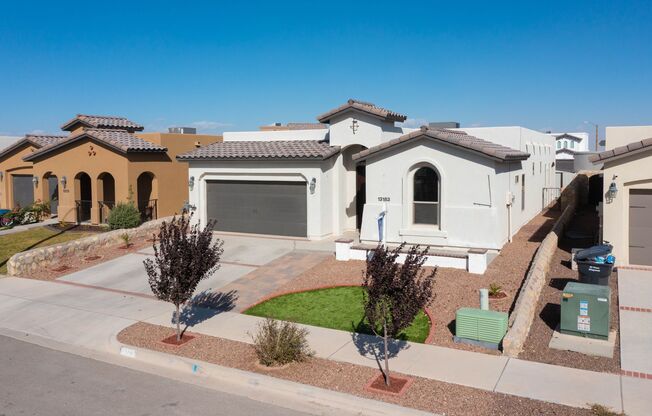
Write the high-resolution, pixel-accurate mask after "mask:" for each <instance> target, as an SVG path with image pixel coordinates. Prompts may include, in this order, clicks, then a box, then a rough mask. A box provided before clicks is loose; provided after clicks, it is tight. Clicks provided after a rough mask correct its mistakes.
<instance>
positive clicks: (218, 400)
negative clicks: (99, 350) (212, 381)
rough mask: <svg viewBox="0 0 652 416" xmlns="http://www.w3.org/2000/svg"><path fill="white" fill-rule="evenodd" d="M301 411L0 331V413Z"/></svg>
mask: <svg viewBox="0 0 652 416" xmlns="http://www.w3.org/2000/svg"><path fill="white" fill-rule="evenodd" d="M13 415H21V416H27V415H43V416H74V415H80V416H99V415H112V416H115V415H137V416H146V415H152V416H154V415H175V416H180V415H193V416H198V415H211V416H222V415H225V416H226V415H229V416H249V415H252V416H253V415H266V416H301V415H307V413H298V412H296V411H292V410H288V409H285V408H281V407H276V406H273V405H269V404H265V403H261V402H257V401H254V400H251V399H247V398H243V397H240V396H234V395H229V394H226V393H221V392H217V391H214V390H209V389H204V388H202V387H199V386H195V385H191V384H186V383H183V382H179V381H175V380H171V379H167V378H164V377H159V376H155V375H151V374H146V373H141V372H139V371H135V370H131V369H128V368H124V367H120V366H115V365H111V364H107V363H103V362H99V361H95V360H91V359H88V358H84V357H79V356H76V355H72V354H68V353H64V352H60V351H55V350H51V349H48V348H43V347H40V346H37V345H34V344H30V343H26V342H22V341H18V340H15V339H13V338H8V337H4V336H0V416H13Z"/></svg>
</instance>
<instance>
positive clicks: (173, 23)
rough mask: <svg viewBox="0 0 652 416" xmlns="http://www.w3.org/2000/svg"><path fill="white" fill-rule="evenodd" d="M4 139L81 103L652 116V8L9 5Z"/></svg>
mask: <svg viewBox="0 0 652 416" xmlns="http://www.w3.org/2000/svg"><path fill="white" fill-rule="evenodd" d="M0 16H1V17H0V23H1V24H0V63H1V65H0V96H1V97H2V100H1V101H0V135H23V134H25V133H29V132H33V131H38V132H48V133H58V132H59V126H60V125H61V123H62V122H64V121H66V120H68V119H70V118H71V117H73V116H74V115H75V114H77V113H86V114H107V115H119V116H125V117H127V118H129V119H131V120H134V121H135V122H138V123H140V124H143V125H145V127H146V130H163V129H165V128H167V127H169V126H173V125H187V126H194V127H197V128H198V129H199V130H200V131H203V132H208V133H214V132H219V131H223V130H245V129H255V128H257V127H258V126H259V125H262V124H270V123H273V122H277V121H278V122H284V123H285V122H296V121H315V117H316V116H317V115H319V114H321V113H323V112H325V111H327V110H329V109H331V108H334V107H337V106H339V105H341V104H343V103H344V102H345V101H346V100H347V99H348V98H351V97H353V98H357V99H361V100H365V101H371V102H373V103H375V104H377V105H379V106H382V107H385V108H389V109H391V110H393V111H397V112H400V113H403V114H406V115H407V116H408V117H409V119H408V123H410V124H411V125H414V126H418V125H419V124H423V123H424V122H426V121H441V120H456V121H460V122H461V123H462V126H490V125H523V126H526V127H529V128H533V129H537V130H553V131H578V130H584V131H588V132H591V133H592V132H593V127H592V126H591V125H586V124H583V121H585V120H590V121H592V122H595V123H598V124H600V125H601V126H604V125H618V124H652V113H651V111H650V109H651V106H650V101H649V97H650V96H652V71H651V70H650V68H651V67H652V65H651V64H652V43H651V42H650V41H649V40H650V39H652V25H649V22H650V21H652V5H651V4H650V3H649V1H640V2H639V1H626V2H609V1H572V2H540V3H537V4H534V3H533V2H501V3H497V2H463V3H459V2H432V1H430V2H416V3H410V4H408V3H397V2H383V1H380V2H379V1H375V2H370V3H361V2H337V1H334V2H328V3H323V2H321V3H320V2H269V3H267V2H246V3H244V4H240V2H228V3H226V2H224V3H223V2H196V1H193V2H167V1H158V2H153V1H152V2H120V1H114V2H111V3H106V4H105V5H104V6H99V5H92V4H91V3H88V2H72V1H71V2H65V4H64V3H62V2H9V3H8V4H3V6H2V13H0Z"/></svg>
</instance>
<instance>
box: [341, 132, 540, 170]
mask: <svg viewBox="0 0 652 416" xmlns="http://www.w3.org/2000/svg"><path fill="white" fill-rule="evenodd" d="M424 137H425V138H428V139H432V140H436V141H440V142H444V143H446V144H449V145H452V146H457V147H461V148H463V149H466V150H470V151H473V152H477V153H479V154H481V155H483V156H487V157H490V158H493V159H498V160H500V161H503V162H507V161H512V160H526V159H527V158H529V157H530V154H529V153H526V152H522V151H520V150H516V149H512V148H511V147H507V146H503V145H501V144H496V143H493V142H490V141H487V140H484V139H480V138H478V137H475V136H471V135H468V134H466V133H465V132H463V131H458V130H448V129H430V128H428V127H426V126H423V127H421V129H419V130H416V131H413V132H412V133H408V134H405V135H403V136H401V137H398V138H396V139H394V140H390V141H388V142H385V143H382V144H380V145H378V146H374V147H370V148H369V149H367V150H363V151H362V152H359V153H356V154H355V155H353V160H360V159H366V158H367V157H369V156H370V155H372V154H374V153H378V152H380V151H383V150H385V149H388V148H390V147H394V146H396V145H400V144H402V143H405V142H408V141H413V140H418V139H420V138H424Z"/></svg>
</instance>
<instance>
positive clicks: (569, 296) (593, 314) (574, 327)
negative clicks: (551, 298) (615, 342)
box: [559, 282, 611, 339]
mask: <svg viewBox="0 0 652 416" xmlns="http://www.w3.org/2000/svg"><path fill="white" fill-rule="evenodd" d="M610 320H611V288H610V287H609V286H602V285H590V284H586V283H578V282H569V283H568V284H567V285H566V287H565V288H564V291H563V293H562V297H561V322H560V328H559V329H560V331H561V333H562V334H570V335H577V336H581V337H588V338H597V339H608V338H609V324H610Z"/></svg>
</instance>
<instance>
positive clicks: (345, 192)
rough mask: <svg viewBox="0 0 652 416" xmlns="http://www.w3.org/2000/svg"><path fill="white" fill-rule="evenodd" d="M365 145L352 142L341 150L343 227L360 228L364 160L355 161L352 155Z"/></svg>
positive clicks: (362, 206) (362, 205)
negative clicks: (343, 206)
mask: <svg viewBox="0 0 652 416" xmlns="http://www.w3.org/2000/svg"><path fill="white" fill-rule="evenodd" d="M366 149H367V148H366V147H365V146H362V145H359V144H354V145H351V146H348V147H346V148H344V149H343V150H342V164H343V167H344V175H343V176H344V181H343V183H340V189H341V190H340V192H341V195H342V197H343V200H344V204H345V218H344V229H348V230H352V229H355V230H358V231H359V230H360V228H361V227H362V214H363V211H364V205H365V203H366V199H367V198H366V166H365V162H364V161H363V162H360V163H358V162H356V161H354V160H353V155H355V154H356V153H358V152H361V151H363V150H366Z"/></svg>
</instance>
